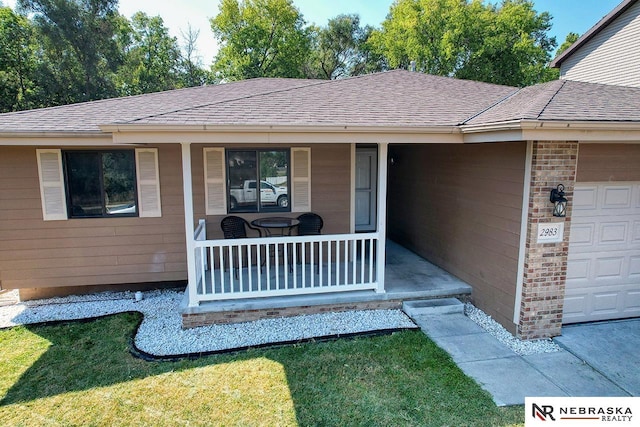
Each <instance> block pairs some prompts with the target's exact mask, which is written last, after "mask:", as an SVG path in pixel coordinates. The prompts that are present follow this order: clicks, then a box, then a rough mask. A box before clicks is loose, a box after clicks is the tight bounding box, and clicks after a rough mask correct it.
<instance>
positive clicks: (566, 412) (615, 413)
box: [534, 404, 633, 422]
mask: <svg viewBox="0 0 640 427" xmlns="http://www.w3.org/2000/svg"><path fill="white" fill-rule="evenodd" d="M545 406H546V405H545ZM545 406H542V408H540V407H538V405H535V404H534V413H535V412H536V410H538V411H540V412H542V413H543V414H544V413H545V412H546V415H548V416H549V418H551V419H552V420H554V421H555V419H554V418H553V416H552V413H553V409H552V410H551V411H549V407H546V408H545ZM557 409H558V413H559V415H560V419H565V420H566V419H586V418H589V419H591V417H594V416H597V417H598V419H601V420H602V421H624V422H631V418H632V416H633V412H632V411H631V408H629V407H624V406H617V407H614V406H608V407H589V406H560V407H559V408H557Z"/></svg>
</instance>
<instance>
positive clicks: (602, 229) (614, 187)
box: [563, 182, 640, 323]
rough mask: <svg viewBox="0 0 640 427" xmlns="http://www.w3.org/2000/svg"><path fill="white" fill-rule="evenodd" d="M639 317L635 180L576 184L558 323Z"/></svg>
mask: <svg viewBox="0 0 640 427" xmlns="http://www.w3.org/2000/svg"><path fill="white" fill-rule="evenodd" d="M634 316H640V183H637V182H635V183H611V182H607V183H589V184H578V185H576V188H575V192H574V206H573V215H572V219H571V239H570V243H569V261H568V265H567V286H566V294H565V309H564V316H563V322H564V323H576V322H587V321H595V320H607V319H618V318H624V317H634Z"/></svg>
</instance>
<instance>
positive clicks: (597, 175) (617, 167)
mask: <svg viewBox="0 0 640 427" xmlns="http://www.w3.org/2000/svg"><path fill="white" fill-rule="evenodd" d="M639 165H640V143H639V144H580V146H579V149H578V170H577V174H576V181H577V182H606V181H611V182H614V181H640V166H639Z"/></svg>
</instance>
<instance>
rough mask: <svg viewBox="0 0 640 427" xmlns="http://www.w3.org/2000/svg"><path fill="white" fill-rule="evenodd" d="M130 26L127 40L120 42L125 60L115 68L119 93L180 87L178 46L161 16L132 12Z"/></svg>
mask: <svg viewBox="0 0 640 427" xmlns="http://www.w3.org/2000/svg"><path fill="white" fill-rule="evenodd" d="M130 25H131V42H130V44H127V42H126V40H125V41H124V42H123V44H124V46H125V53H124V57H125V63H124V65H123V66H122V68H121V69H120V70H119V71H118V86H119V91H120V94H121V95H137V94H142V93H149V92H158V91H162V90H169V89H175V88H177V87H180V86H181V85H180V78H179V62H178V60H179V58H180V48H179V47H178V41H177V40H176V38H175V37H171V36H170V35H169V30H168V29H167V28H166V27H165V26H164V21H163V20H162V18H161V17H160V16H153V17H150V16H148V15H147V14H146V13H144V12H136V13H135V14H134V15H133V17H132V18H131V23H130ZM123 34H126V30H125V31H123Z"/></svg>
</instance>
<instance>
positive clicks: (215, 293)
mask: <svg viewBox="0 0 640 427" xmlns="http://www.w3.org/2000/svg"><path fill="white" fill-rule="evenodd" d="M205 236H206V225H205V224H204V221H201V222H200V223H199V225H198V227H197V229H196V231H195V235H194V240H195V241H194V250H195V267H196V274H195V277H196V283H194V284H190V289H189V292H194V295H195V298H193V297H192V298H193V299H195V300H196V301H198V302H201V301H214V300H228V299H238V298H256V297H271V296H283V295H303V294H315V293H329V292H344V291H354V290H367V289H373V290H377V291H382V289H380V288H379V283H378V280H377V275H378V271H377V269H376V265H377V259H376V257H377V255H378V248H379V236H378V233H366V234H365V233H362V234H333V235H320V236H293V237H290V236H285V237H267V238H248V239H235V240H228V239H224V240H205ZM193 299H191V300H192V301H193Z"/></svg>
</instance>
